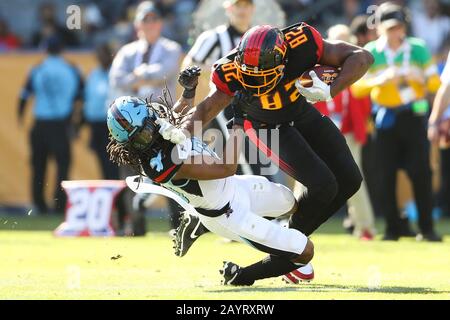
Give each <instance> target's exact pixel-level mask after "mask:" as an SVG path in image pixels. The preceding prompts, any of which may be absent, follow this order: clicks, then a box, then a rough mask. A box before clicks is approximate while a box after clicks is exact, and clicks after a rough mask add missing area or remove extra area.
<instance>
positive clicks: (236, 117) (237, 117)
mask: <svg viewBox="0 0 450 320" xmlns="http://www.w3.org/2000/svg"><path fill="white" fill-rule="evenodd" d="M231 108H232V109H233V118H231V119H230V120H228V121H227V128H228V129H232V128H233V126H235V125H238V126H240V127H244V120H245V115H244V113H243V112H242V109H241V108H240V107H239V106H238V105H236V104H232V105H231Z"/></svg>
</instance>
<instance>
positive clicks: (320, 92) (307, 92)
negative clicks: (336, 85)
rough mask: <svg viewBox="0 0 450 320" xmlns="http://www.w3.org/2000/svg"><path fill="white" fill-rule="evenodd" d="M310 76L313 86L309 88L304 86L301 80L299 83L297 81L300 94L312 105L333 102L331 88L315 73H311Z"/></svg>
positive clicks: (296, 84) (296, 85)
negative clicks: (320, 102)
mask: <svg viewBox="0 0 450 320" xmlns="http://www.w3.org/2000/svg"><path fill="white" fill-rule="evenodd" d="M309 76H310V77H311V79H312V81H313V85H312V86H311V87H309V88H306V87H304V86H302V85H301V83H300V80H298V79H297V81H295V87H296V88H297V90H298V91H299V92H300V94H301V95H302V96H304V97H305V98H306V100H308V102H311V103H316V102H319V101H329V100H331V99H332V97H331V92H330V86H329V85H327V84H326V83H325V82H323V81H322V80H320V79H319V77H318V76H317V74H316V73H315V72H314V71H311V72H310V73H309Z"/></svg>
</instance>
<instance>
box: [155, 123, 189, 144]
mask: <svg viewBox="0 0 450 320" xmlns="http://www.w3.org/2000/svg"><path fill="white" fill-rule="evenodd" d="M155 122H156V124H158V125H159V126H160V129H159V133H160V134H161V136H162V137H163V138H164V140H167V141H170V142H172V143H175V144H180V143H183V142H184V140H186V136H185V135H184V133H183V131H182V130H181V129H179V128H177V127H175V126H173V125H172V124H170V123H169V122H168V121H166V120H164V119H161V118H158V119H156V121H155Z"/></svg>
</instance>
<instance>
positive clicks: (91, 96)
mask: <svg viewBox="0 0 450 320" xmlns="http://www.w3.org/2000/svg"><path fill="white" fill-rule="evenodd" d="M96 54H97V60H98V62H99V66H98V67H97V68H95V69H94V70H93V71H92V72H91V74H90V75H89V77H88V78H87V80H86V86H85V90H84V108H83V119H84V120H85V121H86V123H87V124H88V125H89V127H90V128H91V143H90V147H91V148H92V150H93V151H94V152H95V154H96V156H97V158H98V160H99V163H100V167H101V170H102V174H103V178H104V179H118V178H119V171H118V168H117V166H116V165H115V164H113V163H112V162H111V161H110V160H109V156H108V154H107V152H106V146H107V145H108V128H107V126H106V112H107V110H108V101H107V100H108V93H109V83H108V73H109V69H110V67H111V63H112V57H113V54H112V51H111V49H110V47H109V46H108V45H107V44H104V45H101V46H99V47H98V48H97V50H96Z"/></svg>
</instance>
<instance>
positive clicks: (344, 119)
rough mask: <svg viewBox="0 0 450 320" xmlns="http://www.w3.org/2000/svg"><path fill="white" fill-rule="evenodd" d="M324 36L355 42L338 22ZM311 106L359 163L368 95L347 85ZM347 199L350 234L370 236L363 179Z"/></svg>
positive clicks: (372, 226) (370, 220) (369, 210)
mask: <svg viewBox="0 0 450 320" xmlns="http://www.w3.org/2000/svg"><path fill="white" fill-rule="evenodd" d="M328 40H332V41H346V42H350V43H354V42H356V41H355V38H354V37H353V36H352V34H351V31H350V28H349V27H347V26H346V25H342V24H338V25H335V26H333V27H331V28H330V29H329V30H328ZM315 106H316V108H317V109H318V110H319V111H320V112H321V113H322V114H324V115H326V116H328V117H329V118H330V119H331V120H332V121H333V122H334V123H335V125H336V126H337V127H338V128H339V129H340V130H341V132H342V133H343V134H344V136H345V139H346V140H347V144H348V146H349V148H350V151H351V152H352V155H353V158H354V159H355V161H356V163H357V164H358V166H360V167H361V148H362V146H363V145H364V144H365V143H366V141H367V130H368V127H367V126H368V123H369V118H370V110H371V104H370V99H369V97H363V98H355V97H354V96H353V94H352V93H351V91H350V89H349V88H347V89H346V90H343V91H342V92H340V93H339V94H338V95H337V96H336V97H334V98H333V100H331V101H328V102H319V103H316V104H315ZM347 203H348V205H349V207H348V213H349V220H350V224H351V225H352V227H353V228H352V229H353V234H354V235H355V236H356V237H358V238H360V239H362V240H372V239H373V237H374V235H375V221H374V220H375V219H374V215H373V210H372V206H371V203H370V200H369V196H368V193H367V189H366V186H365V184H364V183H363V184H361V188H360V189H359V190H358V192H357V193H355V194H354V195H353V197H351V198H350V199H349V200H348V202H347ZM347 220H348V219H346V221H347ZM346 224H348V223H346Z"/></svg>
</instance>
